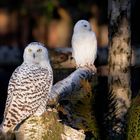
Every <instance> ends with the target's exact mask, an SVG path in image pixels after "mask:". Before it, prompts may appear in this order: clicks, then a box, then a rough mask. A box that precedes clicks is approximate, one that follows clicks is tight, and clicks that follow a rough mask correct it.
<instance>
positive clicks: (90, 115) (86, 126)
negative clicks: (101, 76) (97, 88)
mask: <svg viewBox="0 0 140 140" xmlns="http://www.w3.org/2000/svg"><path fill="white" fill-rule="evenodd" d="M81 84H82V87H83V88H82V89H81V90H80V91H76V92H74V94H72V95H71V96H69V97H67V98H65V100H64V101H62V103H61V105H62V106H61V107H59V111H61V113H63V114H64V115H66V116H67V117H66V118H63V119H62V120H63V121H64V122H65V123H66V124H69V125H70V126H72V127H74V128H77V129H80V130H83V131H84V132H85V133H86V132H87V133H90V135H91V136H90V139H92V140H99V139H100V138H99V130H98V125H97V122H96V118H95V112H94V111H93V110H94V109H93V104H94V94H93V93H92V87H91V83H89V82H88V81H85V80H82V81H81Z"/></svg>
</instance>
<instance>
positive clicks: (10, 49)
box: [0, 0, 140, 122]
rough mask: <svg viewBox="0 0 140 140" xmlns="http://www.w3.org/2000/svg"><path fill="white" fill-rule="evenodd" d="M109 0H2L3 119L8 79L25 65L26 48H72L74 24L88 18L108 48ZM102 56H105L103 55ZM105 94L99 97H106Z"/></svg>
mask: <svg viewBox="0 0 140 140" xmlns="http://www.w3.org/2000/svg"><path fill="white" fill-rule="evenodd" d="M134 1H135V2H134V4H132V19H131V21H132V22H131V29H132V40H131V43H132V46H137V47H140V38H139V37H140V21H139V20H138V14H139V13H140V8H139V5H140V2H139V1H138V0H134ZM107 4H108V2H107V0H83V1H80V0H22V1H18V0H1V1H0V122H1V120H2V114H3V111H4V104H5V100H6V95H7V86H8V81H9V78H10V76H11V73H12V72H13V70H14V69H15V68H16V67H17V66H18V65H20V64H21V62H22V53H23V50H24V47H25V46H26V45H27V44H28V43H30V42H32V41H39V42H42V43H44V44H45V45H46V46H47V47H48V48H50V49H53V48H59V47H61V48H63V47H71V36H72V32H73V26H74V24H75V23H76V22H77V21H78V20H79V19H86V20H88V21H89V22H90V23H91V25H92V28H93V30H94V31H95V33H96V36H97V41H98V47H99V48H104V47H108V19H107V10H108V9H107ZM100 57H102V56H100ZM139 71H140V68H139V67H137V68H135V67H132V81H131V82H132V91H133V95H134V96H135V95H136V94H137V93H138V91H139V87H140V72H139ZM59 80H60V79H59ZM98 83H99V84H100V85H98V86H97V88H98V89H99V92H103V93H104V92H105V90H107V89H106V86H107V72H106V69H105V66H104V67H102V66H101V67H98ZM103 96H105V95H102V97H101V96H99V99H100V100H102V98H103Z"/></svg>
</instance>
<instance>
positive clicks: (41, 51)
mask: <svg viewBox="0 0 140 140" xmlns="http://www.w3.org/2000/svg"><path fill="white" fill-rule="evenodd" d="M23 59H24V62H26V63H30V64H41V63H42V62H49V58H48V51H47V48H45V47H44V45H43V44H41V43H39V42H32V43H30V44H29V45H28V46H27V47H26V48H25V50H24V54H23Z"/></svg>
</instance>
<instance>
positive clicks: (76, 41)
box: [72, 20, 97, 67]
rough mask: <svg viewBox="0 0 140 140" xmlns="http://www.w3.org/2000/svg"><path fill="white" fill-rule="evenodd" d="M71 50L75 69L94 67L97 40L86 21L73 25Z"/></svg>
mask: <svg viewBox="0 0 140 140" xmlns="http://www.w3.org/2000/svg"><path fill="white" fill-rule="evenodd" d="M72 49H73V52H72V56H73V57H74V59H75V61H76V65H77V67H83V66H92V65H93V66H94V61H95V59H96V56H97V39H96V35H95V33H94V32H93V31H92V29H91V25H90V23H89V22H88V21H86V20H79V21H78V22H77V23H76V24H75V26H74V31H73V36H72ZM94 67H95V66H94Z"/></svg>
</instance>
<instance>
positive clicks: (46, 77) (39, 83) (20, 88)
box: [2, 42, 53, 132]
mask: <svg viewBox="0 0 140 140" xmlns="http://www.w3.org/2000/svg"><path fill="white" fill-rule="evenodd" d="M23 58H24V61H23V63H22V64H21V65H20V66H19V67H17V68H16V70H15V71H14V72H13V74H12V76H11V79H10V81H9V86H8V97H7V101H6V107H5V112H4V119H3V122H2V129H3V130H4V131H5V132H7V131H9V130H14V129H15V128H16V126H17V125H18V124H19V123H21V122H22V121H23V120H25V119H26V118H28V117H29V116H30V115H37V116H39V115H41V114H42V113H43V112H44V111H45V109H46V105H47V99H48V98H49V96H51V95H49V92H50V90H51V87H52V82H53V72H52V68H51V66H50V62H49V58H48V51H47V49H46V48H45V47H44V46H43V44H41V43H38V42H33V43H30V44H29V45H28V46H27V47H26V48H25V50H24V55H23Z"/></svg>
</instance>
